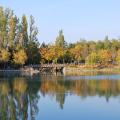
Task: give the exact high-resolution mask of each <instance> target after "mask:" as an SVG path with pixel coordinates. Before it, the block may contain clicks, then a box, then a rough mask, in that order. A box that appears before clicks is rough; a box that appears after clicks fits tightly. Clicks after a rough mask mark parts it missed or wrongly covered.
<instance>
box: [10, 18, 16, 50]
mask: <svg viewBox="0 0 120 120" xmlns="http://www.w3.org/2000/svg"><path fill="white" fill-rule="evenodd" d="M16 27H17V17H16V16H15V17H13V16H12V17H11V18H10V21H9V29H10V30H9V43H8V44H9V47H10V48H11V47H12V48H13V46H14V43H15V36H16Z"/></svg>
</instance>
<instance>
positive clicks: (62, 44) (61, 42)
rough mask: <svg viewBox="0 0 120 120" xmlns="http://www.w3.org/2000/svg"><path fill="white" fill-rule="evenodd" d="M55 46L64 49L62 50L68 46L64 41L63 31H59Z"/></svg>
mask: <svg viewBox="0 0 120 120" xmlns="http://www.w3.org/2000/svg"><path fill="white" fill-rule="evenodd" d="M55 45H56V46H58V47H62V48H65V47H66V45H67V43H66V41H65V39H64V35H63V31H62V30H60V31H59V35H58V37H57V38H56V41H55Z"/></svg>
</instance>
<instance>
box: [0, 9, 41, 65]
mask: <svg viewBox="0 0 120 120" xmlns="http://www.w3.org/2000/svg"><path fill="white" fill-rule="evenodd" d="M37 34H38V29H37V27H36V26H35V21H34V18H33V16H30V20H29V24H28V20H27V17H26V15H23V16H22V18H21V19H20V18H18V17H17V16H16V15H15V14H14V12H13V10H11V9H9V8H6V9H4V8H3V7H0V66H1V67H6V66H8V65H9V66H12V67H18V66H20V65H24V64H36V63H39V61H40V53H39V49H38V47H39V42H38V39H37Z"/></svg>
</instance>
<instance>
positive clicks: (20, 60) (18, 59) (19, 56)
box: [13, 49, 27, 65]
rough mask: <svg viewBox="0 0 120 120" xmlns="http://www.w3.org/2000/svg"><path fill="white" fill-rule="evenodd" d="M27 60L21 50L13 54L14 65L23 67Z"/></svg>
mask: <svg viewBox="0 0 120 120" xmlns="http://www.w3.org/2000/svg"><path fill="white" fill-rule="evenodd" d="M26 60H27V55H26V53H25V51H24V50H23V49H21V50H19V51H17V52H15V53H13V61H14V63H15V64H18V65H24V64H25V62H26Z"/></svg>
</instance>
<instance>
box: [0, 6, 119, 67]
mask: <svg viewBox="0 0 120 120" xmlns="http://www.w3.org/2000/svg"><path fill="white" fill-rule="evenodd" d="M37 35H38V29H37V27H36V26H35V20H34V17H33V16H30V19H29V22H28V20H27V17H26V15H23V16H22V18H18V17H17V16H16V15H15V14H14V12H13V10H11V9H9V8H6V9H4V8H3V7H0V67H4V68H5V67H7V66H12V67H18V66H21V65H24V64H26V65H29V64H40V63H85V64H91V65H92V64H98V63H100V64H109V63H119V62H120V39H109V38H108V36H106V37H105V39H104V40H96V41H87V40H85V39H80V40H79V41H78V42H76V43H67V42H66V41H65V38H64V33H63V31H62V30H60V31H59V34H58V36H57V37H56V40H55V42H54V43H53V44H45V43H42V44H41V45H40V43H39V41H38V38H37Z"/></svg>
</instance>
